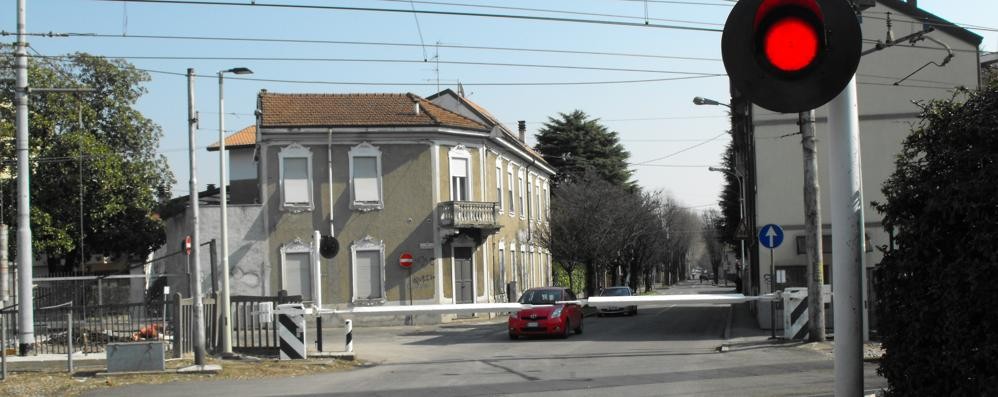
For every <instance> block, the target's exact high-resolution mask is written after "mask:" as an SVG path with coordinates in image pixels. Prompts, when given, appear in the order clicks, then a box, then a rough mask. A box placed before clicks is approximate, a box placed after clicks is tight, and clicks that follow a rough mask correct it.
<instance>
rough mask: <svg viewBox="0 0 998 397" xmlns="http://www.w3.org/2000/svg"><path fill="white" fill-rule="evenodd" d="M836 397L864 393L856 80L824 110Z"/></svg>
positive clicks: (861, 226)
mask: <svg viewBox="0 0 998 397" xmlns="http://www.w3.org/2000/svg"><path fill="white" fill-rule="evenodd" d="M828 130H829V139H828V141H829V145H828V146H829V148H828V158H829V161H828V163H829V167H828V174H829V181H830V182H831V183H830V189H829V196H830V198H831V200H830V204H831V213H832V252H835V253H836V254H835V255H834V256H833V257H832V272H833V273H832V282H833V283H834V285H835V294H834V299H835V301H834V302H835V305H834V312H835V313H834V314H835V395H836V396H859V395H862V393H863V306H862V304H863V299H862V298H863V296H862V291H863V289H862V271H863V270H864V263H863V262H864V261H863V252H864V247H863V243H864V238H863V235H864V232H863V222H864V220H863V181H862V178H863V177H862V173H861V168H860V164H861V159H860V141H859V104H858V101H857V97H856V76H855V75H854V76H853V78H852V79H851V80H850V81H849V84H848V85H846V88H845V89H844V90H842V92H841V93H840V94H839V95H838V96H837V97H835V99H833V100H832V101H831V102H829V104H828Z"/></svg>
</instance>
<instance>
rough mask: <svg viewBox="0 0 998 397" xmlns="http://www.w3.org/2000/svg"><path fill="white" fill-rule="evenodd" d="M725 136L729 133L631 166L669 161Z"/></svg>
mask: <svg viewBox="0 0 998 397" xmlns="http://www.w3.org/2000/svg"><path fill="white" fill-rule="evenodd" d="M724 135H728V133H727V132H722V133H720V134H717V135H715V136H714V137H712V138H710V139H707V140H705V141H703V142H700V143H698V144H696V145H692V146H688V147H685V148H683V149H680V150H677V151H675V152H672V153H669V154H667V155H665V156H662V157H658V158H654V159H651V160H646V161H642V162H639V163H632V164H631V165H647V164H648V163H650V162H653V161H659V160H665V159H667V158H669V157H672V156H675V155H677V154H680V153H683V152H686V151H688V150H692V149H695V148H697V147H700V146H703V145H706V144H708V143H710V142H711V141H713V140H715V139H717V138H720V137H722V136H724Z"/></svg>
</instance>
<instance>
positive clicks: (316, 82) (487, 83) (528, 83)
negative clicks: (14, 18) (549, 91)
mask: <svg viewBox="0 0 998 397" xmlns="http://www.w3.org/2000/svg"><path fill="white" fill-rule="evenodd" d="M136 70H141V71H143V72H147V73H156V74H165V75H171V76H183V77H186V76H187V74H186V73H180V72H170V71H165V70H154V69H142V68H136ZM721 76H725V75H723V74H715V75H707V76H684V77H666V78H661V79H641V80H607V81H569V82H521V83H511V82H481V83H474V82H463V81H462V82H461V84H463V85H466V86H493V87H500V86H570V85H604V84H633V83H656V82H664V81H676V80H692V79H702V78H711V77H721ZM195 77H198V78H212V79H214V78H216V77H217V76H213V75H203V74H202V75H195ZM226 80H246V81H258V82H266V83H286V84H315V85H320V84H321V85H366V86H435V85H436V83H427V82H421V83H400V82H363V81H323V80H285V79H263V78H252V77H235V76H233V77H227V78H226Z"/></svg>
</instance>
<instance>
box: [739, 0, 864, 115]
mask: <svg viewBox="0 0 998 397" xmlns="http://www.w3.org/2000/svg"><path fill="white" fill-rule="evenodd" d="M861 46H862V32H861V31H860V27H859V20H858V17H857V15H856V12H855V10H854V9H853V7H852V5H851V3H850V2H849V1H848V0H739V1H738V2H737V3H735V6H734V8H732V10H731V13H730V14H728V20H727V22H726V23H725V24H724V34H723V35H722V36H721V53H722V57H723V59H724V68H725V70H727V72H728V77H729V78H730V79H731V83H732V85H734V87H735V88H736V89H738V91H739V92H741V93H742V94H743V95H745V96H746V97H747V98H748V99H749V100H751V101H752V102H753V103H755V104H756V105H759V106H761V107H763V108H766V109H769V110H772V111H775V112H782V113H797V112H803V111H807V110H811V109H815V108H817V107H819V106H821V105H824V104H825V103H827V102H828V101H830V100H831V99H832V98H834V97H835V96H836V95H838V94H839V93H840V92H842V89H843V88H845V86H846V84H848V83H849V80H850V79H852V76H853V75H854V74H855V73H856V68H857V67H859V58H860V51H861V50H862V48H861Z"/></svg>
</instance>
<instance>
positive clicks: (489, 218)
mask: <svg viewBox="0 0 998 397" xmlns="http://www.w3.org/2000/svg"><path fill="white" fill-rule="evenodd" d="M437 210H438V212H439V213H440V226H443V227H450V228H454V229H499V228H500V226H499V204H498V203H489V202H481V201H445V202H443V203H440V204H438V205H437Z"/></svg>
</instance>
